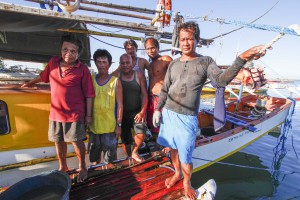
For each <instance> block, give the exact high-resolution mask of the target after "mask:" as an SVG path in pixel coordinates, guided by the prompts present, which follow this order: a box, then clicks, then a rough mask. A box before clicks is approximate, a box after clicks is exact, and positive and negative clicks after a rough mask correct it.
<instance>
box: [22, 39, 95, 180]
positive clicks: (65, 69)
mask: <svg viewBox="0 0 300 200" xmlns="http://www.w3.org/2000/svg"><path fill="white" fill-rule="evenodd" d="M81 50H82V43H81V41H80V40H78V39H77V38H76V37H75V36H74V35H64V36H63V37H62V39H61V57H56V56H55V57H52V58H51V60H50V61H49V63H48V65H47V66H46V68H45V70H44V71H42V72H41V73H40V75H39V76H38V77H36V78H35V79H33V80H31V81H29V82H26V83H24V84H23V85H22V87H29V86H31V85H33V84H35V83H38V82H46V83H47V82H49V83H50V86H51V87H50V88H51V109H50V116H49V131H48V136H49V140H50V141H52V142H55V146H56V153H57V157H58V160H59V170H60V171H67V170H68V166H67V160H66V154H67V143H66V142H72V144H73V146H74V149H75V153H76V155H77V158H78V161H79V169H78V170H79V175H78V179H77V180H78V181H79V182H82V181H84V180H85V179H86V178H87V168H86V164H85V145H84V142H83V140H84V139H86V132H85V126H89V124H90V123H91V117H92V98H94V97H95V92H94V87H93V83H92V78H91V74H90V71H89V69H88V68H87V66H85V65H83V64H82V63H81V62H80V61H79V60H78V57H79V54H80V52H81Z"/></svg>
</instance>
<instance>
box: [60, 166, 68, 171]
mask: <svg viewBox="0 0 300 200" xmlns="http://www.w3.org/2000/svg"><path fill="white" fill-rule="evenodd" d="M58 171H61V172H67V171H69V168H68V167H67V166H66V167H59V169H58Z"/></svg>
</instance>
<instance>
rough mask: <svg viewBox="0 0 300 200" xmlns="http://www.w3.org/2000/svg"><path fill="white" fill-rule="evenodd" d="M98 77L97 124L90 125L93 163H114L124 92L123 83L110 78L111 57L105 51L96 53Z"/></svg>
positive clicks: (95, 108)
mask: <svg viewBox="0 0 300 200" xmlns="http://www.w3.org/2000/svg"><path fill="white" fill-rule="evenodd" d="M93 58H94V62H95V64H96V66H97V69H98V74H97V75H96V76H93V85H94V89H95V94H96V97H95V98H94V101H93V120H92V123H91V125H90V131H91V134H90V137H89V144H90V148H89V159H90V162H92V163H93V164H98V163H100V161H101V158H102V156H101V153H102V152H103V162H104V163H106V164H107V163H111V162H112V161H114V160H116V159H117V140H118V138H119V137H120V135H121V126H122V116H123V92H122V84H121V82H120V80H119V79H118V78H117V77H115V76H112V75H109V73H108V69H109V67H110V66H111V63H112V56H111V54H110V53H109V52H108V51H107V50H105V49H98V50H96V51H95V53H94V55H93Z"/></svg>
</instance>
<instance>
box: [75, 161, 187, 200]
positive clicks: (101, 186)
mask: <svg viewBox="0 0 300 200" xmlns="http://www.w3.org/2000/svg"><path fill="white" fill-rule="evenodd" d="M162 165H167V166H169V167H170V164H169V159H168V158H167V157H162V158H159V159H158V160H154V159H151V160H149V161H148V162H145V163H141V164H139V165H135V166H134V167H130V168H125V169H120V170H117V171H115V170H114V171H110V172H107V173H102V174H100V175H99V176H95V177H93V178H90V179H89V180H88V181H87V182H85V183H83V184H76V185H74V186H73V187H72V189H71V191H70V200H72V199H80V200H82V199H99V200H101V199H120V200H121V199H122V200H124V199H136V200H141V199H144V200H150V199H178V198H181V197H182V196H183V186H182V181H180V182H178V183H177V184H176V185H175V186H173V187H172V188H169V189H168V188H166V187H165V184H164V182H165V179H166V178H167V177H169V176H171V175H172V174H173V173H174V172H173V171H172V170H171V169H170V168H166V167H162Z"/></svg>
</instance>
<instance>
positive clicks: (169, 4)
mask: <svg viewBox="0 0 300 200" xmlns="http://www.w3.org/2000/svg"><path fill="white" fill-rule="evenodd" d="M165 10H167V11H171V10H172V0H165ZM170 22H171V14H170V12H169V13H165V14H164V16H163V26H164V25H165V24H166V25H168V26H169V25H170Z"/></svg>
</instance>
